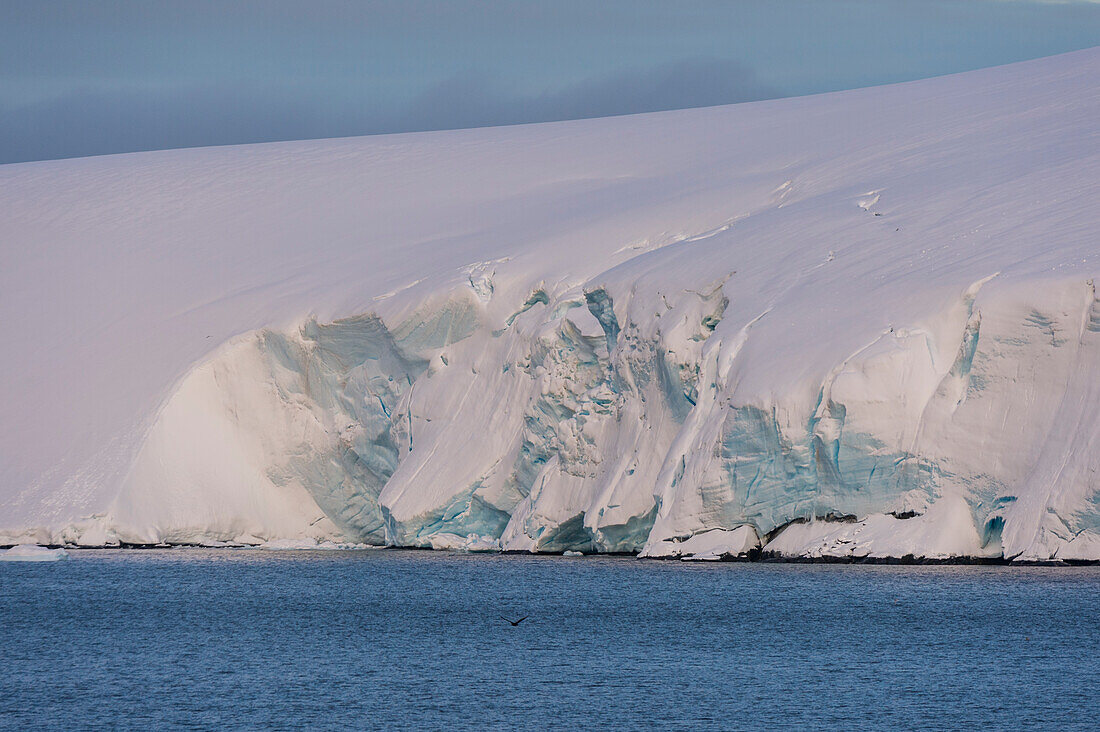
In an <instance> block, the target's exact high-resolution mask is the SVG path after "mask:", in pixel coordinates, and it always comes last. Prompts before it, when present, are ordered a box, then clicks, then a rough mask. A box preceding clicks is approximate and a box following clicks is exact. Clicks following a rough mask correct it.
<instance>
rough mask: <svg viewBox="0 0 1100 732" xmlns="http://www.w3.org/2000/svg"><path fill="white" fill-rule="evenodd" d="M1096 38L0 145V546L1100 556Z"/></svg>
mask: <svg viewBox="0 0 1100 732" xmlns="http://www.w3.org/2000/svg"><path fill="white" fill-rule="evenodd" d="M1097 89H1100V53H1098V52H1096V51H1086V52H1081V53H1077V54H1069V55H1066V56H1062V57H1055V58H1051V59H1045V60H1040V61H1037V62H1029V63H1025V64H1019V65H1015V66H1010V67H1002V68H999V69H990V70H986V71H982V72H974V73H971V74H963V75H958V76H954V77H944V78H941V79H934V80H929V81H926V82H918V83H914V84H906V85H900V86H895V87H881V88H876V89H869V90H860V91H856V92H847V93H842V94H834V95H825V96H821V97H809V98H803V99H794V100H782V101H778V102H767V103H760V104H750V105H737V106H734V107H726V108H714V109H703V110H690V111H685V112H676V113H666V114H657V115H642V116H636V117H624V118H616V119H609V120H590V121H584V122H574V123H561V124H551V125H534V126H527V127H519V128H498V129H494V130H471V131H461V132H448V133H431V134H417V135H403V136H389V137H378V138H360V139H350V140H337V141H322V142H311V143H292V144H278V145H263V146H246V147H240V148H222V149H208V150H191V151H176V152H170V153H156V154H140V155H130V156H114V157H106V158H98V159H89V160H77V161H63V162H55V163H42V164H27V165H12V166H4V167H3V168H0V206H2V207H3V212H4V213H5V214H6V217H5V218H6V219H7V220H9V221H10V223H9V224H8V225H7V232H6V233H5V235H4V236H5V249H4V265H5V266H4V267H3V268H2V269H0V272H2V274H0V277H2V278H3V281H2V282H0V285H2V290H0V292H2V293H3V294H2V297H3V298H4V299H3V308H4V314H5V315H6V316H7V318H6V320H7V322H9V323H11V324H18V327H16V328H15V329H14V330H15V334H14V335H13V336H11V337H12V338H14V339H16V345H17V347H16V348H15V350H14V353H15V354H17V355H16V356H15V357H14V358H9V359H8V365H9V367H10V368H11V369H14V374H13V375H12V376H11V377H10V378H9V379H8V380H6V381H5V382H4V384H3V387H2V388H3V389H4V392H3V397H4V402H5V404H8V405H10V407H9V409H8V410H7V411H6V412H5V415H4V418H3V420H4V421H3V428H4V432H3V441H2V443H0V446H2V449H3V453H2V455H3V458H4V462H3V465H2V467H0V470H2V471H3V473H2V475H3V481H4V483H3V491H4V492H3V494H2V495H3V498H4V501H5V502H4V504H3V509H2V512H0V527H2V528H3V529H4V531H2V532H0V544H4V543H6V544H16V543H28V542H32V543H33V542H37V543H41V544H66V543H68V544H77V545H112V544H119V543H127V544H157V543H176V544H215V545H224V544H231V545H254V546H255V545H263V546H269V547H297V546H341V545H347V544H356V545H360V544H371V545H384V544H392V545H401V546H420V547H431V548H437V549H457V550H467V551H493V550H516V551H538V552H565V551H581V552H585V553H590V552H635V553H640V554H641V555H643V556H651V557H672V558H695V559H720V558H724V557H736V556H756V555H757V554H763V555H766V556H780V557H784V556H785V557H812V558H839V559H862V558H871V559H877V558H882V559H885V558H899V557H906V556H912V557H916V558H927V559H960V558H971V559H995V558H1006V559H1018V560H1051V559H1054V560H1059V559H1061V560H1071V561H1076V560H1100V478H1098V477H1097V476H1098V475H1100V418H1098V417H1097V415H1098V414H1100V300H1098V298H1097V293H1096V288H1095V286H1094V281H1095V277H1096V276H1097V274H1098V273H1100V238H1097V232H1098V231H1100V121H1098V120H1100V95H1098V94H1097V92H1096V90H1097Z"/></svg>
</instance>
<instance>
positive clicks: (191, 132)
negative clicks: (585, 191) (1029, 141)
mask: <svg viewBox="0 0 1100 732" xmlns="http://www.w3.org/2000/svg"><path fill="white" fill-rule="evenodd" d="M1092 45H1100V4H1097V3H1095V2H1085V1H1084V0H1081V1H1080V2H1070V3H1066V4H1057V5H1054V4H1049V3H1046V2H1041V1H1040V0H921V2H913V1H912V0H834V1H825V0H784V2H775V1H774V0H738V2H729V1H728V0H678V1H677V2H675V3H671V2H656V1H653V0H601V2H597V3H593V2H591V0H554V2H538V3H536V2H525V1H521V0H357V1H356V2H348V1H347V0H237V1H235V2H233V3H225V2H222V1H221V0H188V1H187V2H178V0H97V1H96V2H91V3H90V2H87V1H86V0H50V1H49V2H42V1H41V0H0V163H4V162H16V161H24V160H36V159H43V158H57V157H69V156H76V155H93V154H102V153H111V152H127V151H134V150H148V149H157V148H168V147H182V146H194V145H217V144H231V143H244V142H263V141H271V140H285V139H299V138H315V137H330V136H345V135H362V134H373V133H383V132H398V131H413V130H428V129H443V128H454V127H469V126H482V125H500V124H511V123H519V122H537V121H548V120H556V119H570V118H578V117H592V116H603V115H612V114H627V113H632V112H645V111H654V110H661V109H673V108H681V107H693V106H703V105H712V104H726V103H733V102H739V101H746V100H753V99H762V98H767V97H774V96H782V95H790V94H806V93H814V92H821V91H830V90H834V89H843V88H851V87H855V86H864V85H868V84H882V83H888V82H893V81H902V80H905V79H914V78H920V77H924V76H933V75H936V74H943V73H950V72H955V71H964V70H967V69H972V68H979V67H981V66H990V65H994V64H999V63H1009V62H1012V61H1019V60H1023V59H1025V58H1034V57H1037V56H1042V55H1048V54H1052V53H1059V52H1063V51H1070V50H1074V49H1077V48H1084V47H1087V46H1092Z"/></svg>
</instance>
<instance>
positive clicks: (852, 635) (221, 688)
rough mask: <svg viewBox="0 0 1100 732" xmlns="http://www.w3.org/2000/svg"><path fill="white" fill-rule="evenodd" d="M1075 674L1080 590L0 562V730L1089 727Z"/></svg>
mask: <svg viewBox="0 0 1100 732" xmlns="http://www.w3.org/2000/svg"><path fill="white" fill-rule="evenodd" d="M500 615H505V616H509V617H513V618H518V617H522V616H524V615H527V616H529V618H528V619H527V620H526V621H524V622H523V623H521V624H520V625H519V626H517V627H512V626H511V625H510V624H508V623H506V622H504V621H503V620H501V619H500V617H499V616H500ZM1098 656H1100V568H1098V567H1065V568H1059V567H979V566H867V565H797V564H736V563H734V564H726V563H723V564H706V565H702V564H688V563H681V562H654V561H641V560H637V559H633V558H628V557H584V558H563V557H532V556H514V555H458V554H444V553H433V552H417V551H396V550H385V551H379V550H373V551H371V550H368V551H341V552H324V551H310V552H304V551H303V552H265V551H259V550H194V549H192V550H184V549H176V550H164V551H159V550H156V551H154V550H121V551H119V550H116V551H77V552H72V558H71V559H70V560H69V561H67V562H57V563H42V564H21V563H0V727H2V728H4V729H20V730H23V729H61V728H77V729H86V728H105V727H110V728H115V729H150V728H189V729H195V728H199V729H211V728H222V729H269V728H270V729H292V728H320V729H334V728H350V729H429V730H438V729H566V730H569V729H589V728H595V729H650V728H655V729H671V730H678V729H715V730H725V729H762V728H770V729H776V728H780V729H807V728H813V729H917V728H921V729H928V728H935V729H958V728H962V727H978V726H981V727H984V728H992V729H1022V728H1027V729H1040V728H1041V729H1057V730H1067V729H1095V728H1096V726H1097V724H1098V723H1100V716H1098V714H1100V661H1098Z"/></svg>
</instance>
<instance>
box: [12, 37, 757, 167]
mask: <svg viewBox="0 0 1100 732" xmlns="http://www.w3.org/2000/svg"><path fill="white" fill-rule="evenodd" d="M775 96H779V92H778V91H777V90H775V89H771V88H768V87H766V86H764V85H762V84H760V83H759V82H757V81H756V80H755V78H754V75H753V73H752V72H751V71H750V70H749V69H747V68H746V67H744V66H743V65H741V64H739V63H736V62H733V61H726V60H706V59H702V60H698V59H697V60H685V61H677V62H672V63H668V64H663V65H660V66H656V67H652V68H647V69H633V70H630V71H626V72H621V73H616V74H613V75H609V76H605V77H602V78H595V79H588V80H584V81H582V82H579V83H577V84H573V85H570V86H567V87H565V88H563V89H559V90H555V91H552V92H546V93H539V94H524V93H523V92H522V91H521V90H515V89H510V88H509V87H508V85H506V84H505V83H503V82H502V81H501V80H500V79H498V78H495V77H490V76H488V75H485V74H477V73H464V74H458V75H455V76H453V77H451V78H449V79H447V80H445V81H443V82H440V83H438V84H434V85H432V86H431V87H430V88H428V89H426V90H425V91H423V92H422V93H420V94H419V95H417V96H415V97H414V98H413V99H411V100H409V101H408V102H405V103H402V104H397V105H372V104H370V103H369V100H364V101H361V102H360V103H358V104H355V103H352V104H345V105H342V106H338V107H336V108H333V107H332V106H331V105H329V104H326V103H325V101H324V100H323V99H321V98H319V97H318V96H317V95H316V94H313V93H311V92H309V91H308V90H305V91H298V92H297V93H293V94H288V93H287V90H285V89H279V88H266V87H256V86H250V85H248V84H219V85H208V86H195V85H183V86H180V87H177V88H173V89H171V90H152V91H148V90H128V91H100V92H78V93H72V94H66V95H64V96H61V97H59V98H56V99H51V100H48V101H44V102H39V103H36V104H32V105H27V106H24V107H20V108H16V109H7V110H0V130H2V131H3V134H2V135H0V160H3V161H7V162H16V161H21V160H38V159H44V158H50V157H72V156H79V155H95V154H104V153H112V152H133V151H137V150H152V149H162V148H174V147H194V146H202V145H225V144H235V143H244V142H267V141H273V140H295V139H306V138H318V137H340V136H346V135H356V134H378V133H387V132H403V131H418V130H438V129H453V128H460V127H481V126H488V125H501V124H520V123H525V122H545V121H551V120H562V119H577V118H582V117H602V116H608V115H616V114H632V113H636V112H650V111H657V110H663V109H677V108H683V107H698V106H707V105H714V104H731V103H735V102H743V101H750V100H755V99H766V98H770V97H775Z"/></svg>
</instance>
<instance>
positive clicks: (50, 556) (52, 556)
mask: <svg viewBox="0 0 1100 732" xmlns="http://www.w3.org/2000/svg"><path fill="white" fill-rule="evenodd" d="M68 558H69V553H68V552H67V551H65V550H64V549H50V548H49V547H44V546H38V545H36V544H19V545H17V546H13V547H12V548H11V549H7V550H3V549H0V562H57V561H60V560H62V559H68Z"/></svg>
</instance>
